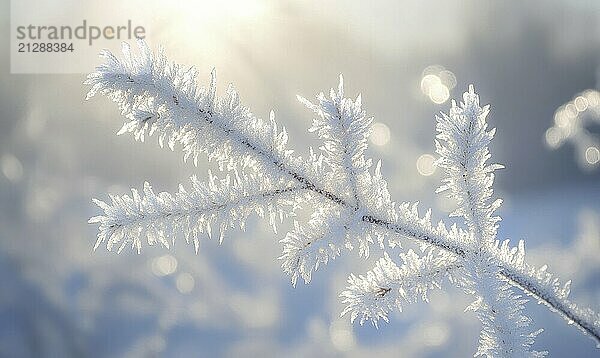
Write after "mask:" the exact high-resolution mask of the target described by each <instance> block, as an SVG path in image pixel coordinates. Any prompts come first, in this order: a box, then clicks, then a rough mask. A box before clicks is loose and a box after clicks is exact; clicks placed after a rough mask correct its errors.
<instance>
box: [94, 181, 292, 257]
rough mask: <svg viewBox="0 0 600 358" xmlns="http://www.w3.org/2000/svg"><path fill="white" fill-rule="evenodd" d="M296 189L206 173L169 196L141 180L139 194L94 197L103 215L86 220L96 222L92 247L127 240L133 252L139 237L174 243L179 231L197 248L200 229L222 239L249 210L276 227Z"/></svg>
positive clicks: (241, 223)
mask: <svg viewBox="0 0 600 358" xmlns="http://www.w3.org/2000/svg"><path fill="white" fill-rule="evenodd" d="M300 194H302V188H299V187H292V186H285V185H282V183H271V182H270V181H268V180H264V179H260V180H259V178H257V177H255V176H249V175H239V174H237V172H236V175H235V176H234V177H231V176H227V177H226V178H224V179H221V180H219V179H217V178H216V177H215V176H213V175H212V174H210V173H209V180H208V182H202V181H200V180H198V179H197V178H196V177H195V176H194V177H192V178H191V190H189V191H188V190H186V189H185V187H184V186H183V185H180V186H179V191H178V192H177V193H176V194H174V195H171V194H169V193H166V192H163V193H159V194H156V193H155V192H154V191H153V190H152V188H151V186H150V184H148V183H147V182H146V183H144V189H143V193H142V194H141V195H140V193H139V192H138V191H137V190H136V189H132V196H128V195H123V196H111V203H110V204H107V203H105V202H103V201H101V200H97V199H94V202H95V203H96V204H97V205H98V206H99V207H100V208H102V210H103V211H104V215H101V216H95V217H93V218H91V219H90V220H89V222H90V223H98V224H100V227H99V232H98V240H97V241H96V245H95V247H94V248H97V247H98V246H99V245H100V244H101V243H102V242H104V241H106V245H107V248H108V250H110V249H111V248H112V247H113V246H114V245H115V244H118V243H121V246H120V248H119V251H121V250H122V249H123V248H124V247H125V245H126V244H127V243H128V242H131V243H132V246H133V247H134V248H136V249H137V250H138V252H139V251H140V250H141V238H143V237H146V238H147V241H148V244H149V245H153V244H155V243H157V242H160V243H161V244H163V245H164V246H166V247H167V248H168V247H169V246H170V245H169V240H168V239H169V238H170V239H171V241H172V242H174V240H175V237H176V236H178V234H179V233H183V236H184V237H185V239H186V241H187V242H188V243H189V242H190V240H191V241H193V243H194V246H195V248H196V251H197V250H198V246H199V236H200V235H201V234H204V235H206V236H209V237H211V236H212V227H213V226H217V227H218V231H219V237H220V240H221V241H222V240H223V235H224V233H225V231H226V230H227V229H228V228H229V227H233V226H238V227H239V228H241V229H244V224H245V222H246V219H247V217H248V215H250V214H251V213H257V214H258V215H259V216H261V217H264V216H268V217H269V222H270V224H271V226H272V227H273V230H276V224H277V222H278V221H279V220H282V219H283V217H284V216H288V215H290V214H291V213H293V212H294V209H295V207H296V206H297V202H298V199H299V195H300Z"/></svg>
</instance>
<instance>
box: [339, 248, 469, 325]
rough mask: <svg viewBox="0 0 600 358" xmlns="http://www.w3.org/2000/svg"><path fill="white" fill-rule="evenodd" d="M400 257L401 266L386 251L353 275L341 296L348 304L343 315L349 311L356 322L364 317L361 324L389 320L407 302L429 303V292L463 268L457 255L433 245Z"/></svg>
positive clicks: (376, 323) (374, 323)
mask: <svg viewBox="0 0 600 358" xmlns="http://www.w3.org/2000/svg"><path fill="white" fill-rule="evenodd" d="M400 257H401V258H402V261H403V264H402V265H401V266H400V267H398V266H397V265H396V264H395V263H394V261H393V260H392V259H391V258H390V256H389V255H388V254H387V253H385V254H384V257H383V258H381V259H379V261H377V263H376V264H375V268H373V269H372V270H370V271H368V272H367V273H366V274H364V275H358V276H356V275H354V274H352V275H350V277H349V278H348V284H349V285H348V287H347V288H346V290H345V291H343V292H342V293H341V295H340V297H342V298H343V301H342V302H343V303H344V304H346V308H345V309H344V310H343V311H342V316H343V315H345V314H348V313H349V314H350V318H351V320H352V321H355V320H356V318H358V317H360V324H361V325H362V324H363V323H364V322H365V321H367V320H369V321H371V323H372V324H373V325H374V326H376V327H377V326H378V322H379V320H380V319H383V320H384V321H386V322H388V317H387V316H388V314H389V312H390V311H392V310H395V309H398V310H399V311H402V305H403V304H407V303H412V302H414V301H416V300H417V299H419V298H420V299H422V300H423V301H425V302H427V301H428V292H429V291H430V290H431V289H434V288H440V287H441V285H442V281H443V279H444V278H446V277H448V278H450V279H452V277H451V273H452V271H453V270H454V269H458V268H459V265H458V263H457V258H456V257H455V256H454V255H450V254H448V253H443V252H435V250H433V249H432V248H430V249H427V251H426V252H425V254H424V255H423V256H421V257H420V256H419V255H418V254H417V253H415V252H414V251H413V250H409V251H408V252H406V253H402V254H400Z"/></svg>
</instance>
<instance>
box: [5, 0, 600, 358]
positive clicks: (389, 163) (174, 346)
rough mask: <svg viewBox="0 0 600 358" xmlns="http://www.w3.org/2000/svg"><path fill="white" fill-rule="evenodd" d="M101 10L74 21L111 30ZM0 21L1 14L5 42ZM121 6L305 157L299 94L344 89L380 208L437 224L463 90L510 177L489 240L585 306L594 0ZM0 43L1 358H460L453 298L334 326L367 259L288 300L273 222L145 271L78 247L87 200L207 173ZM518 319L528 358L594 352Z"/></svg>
mask: <svg viewBox="0 0 600 358" xmlns="http://www.w3.org/2000/svg"><path fill="white" fill-rule="evenodd" d="M81 4H88V3H81ZM99 4H100V2H99V1H98V2H89V10H93V11H94V12H100V13H104V14H106V16H110V13H111V9H110V8H104V7H102V6H101V5H99ZM80 6H81V9H79V11H86V5H80ZM9 7H10V2H9V1H7V0H1V1H0V29H1V30H2V33H4V34H9V33H10V17H9V14H10V11H9ZM32 11H35V9H32ZM130 11H131V12H132V14H134V13H136V12H144V13H145V14H146V16H148V18H150V19H152V23H151V24H150V25H148V27H149V36H148V38H147V40H148V42H149V43H150V45H151V46H152V47H154V48H156V47H158V46H159V45H163V46H164V47H165V48H166V51H167V54H168V55H169V56H170V57H171V59H174V60H177V61H178V62H180V63H185V64H190V65H196V66H197V67H198V69H199V71H200V73H201V74H203V75H205V77H204V78H205V79H206V81H208V79H209V74H210V70H211V68H212V67H216V68H217V70H218V77H219V83H220V85H219V86H220V89H222V90H223V91H224V89H225V88H226V85H227V84H228V83H230V82H232V83H234V84H235V86H236V88H237V89H238V90H239V92H240V94H241V96H242V100H243V102H244V103H245V104H246V105H248V106H249V107H250V108H251V109H252V110H253V111H254V113H255V114H256V115H258V116H263V117H265V116H267V115H268V113H269V110H271V109H273V110H274V111H275V113H276V116H277V118H278V120H279V121H280V122H281V123H283V124H285V126H286V127H287V128H288V130H289V132H290V137H291V144H292V146H293V147H294V148H296V149H297V150H298V152H300V153H306V151H307V148H308V146H309V145H313V146H314V145H318V142H317V141H315V139H314V137H313V135H312V134H309V133H308V132H307V131H306V129H307V128H308V127H309V126H310V123H311V120H312V114H311V113H309V112H308V111H306V110H305V109H304V108H303V106H302V105H301V104H299V103H298V102H297V101H296V99H295V96H296V94H301V95H303V96H305V97H307V98H311V97H312V96H313V95H315V94H317V93H318V92H320V91H323V90H328V89H329V88H330V87H332V86H336V85H337V78H338V75H339V74H340V73H343V74H344V78H345V84H346V93H347V94H348V95H350V96H352V97H353V96H355V95H356V94H358V93H359V92H360V93H362V96H363V103H364V104H365V106H366V109H367V111H368V112H369V113H370V114H371V115H373V116H374V118H375V122H376V124H375V126H374V132H373V134H372V136H371V138H370V141H371V143H370V149H369V155H370V156H372V157H373V158H375V159H379V158H380V159H382V161H383V172H384V175H385V176H386V177H387V178H388V181H389V186H390V190H391V192H392V195H393V197H394V198H395V200H396V201H415V200H418V201H420V202H421V203H422V207H424V208H425V207H432V208H433V211H434V217H435V218H436V219H445V220H447V221H448V222H452V220H449V219H447V218H446V215H447V213H448V212H449V211H451V210H452V209H453V203H452V202H451V201H449V200H447V199H444V198H442V197H439V196H436V195H435V194H434V191H435V188H436V187H437V186H438V185H439V182H440V175H439V172H438V171H436V170H435V168H434V167H433V166H432V162H433V158H434V157H433V156H432V155H433V152H434V136H435V114H436V113H438V112H439V111H442V110H443V111H446V110H447V109H448V107H449V103H450V102H449V99H451V98H460V96H461V94H462V92H464V91H465V90H466V89H467V86H468V84H471V83H472V84H474V85H475V86H476V90H477V91H478V92H479V93H480V95H481V99H482V102H483V103H491V105H492V112H491V115H490V117H489V122H490V123H491V126H493V127H497V135H496V139H495V140H494V142H493V144H492V147H491V150H492V154H493V158H494V160H495V161H497V162H499V163H503V164H504V165H505V166H506V169H505V170H502V171H500V172H499V173H498V175H497V180H496V192H497V193H498V195H499V196H501V197H503V198H504V199H505V204H504V205H503V207H502V208H501V209H500V212H499V213H500V215H501V216H502V217H503V221H502V222H501V227H500V231H499V238H500V239H504V238H510V239H511V240H513V241H514V242H516V241H517V240H519V239H525V240H526V243H527V248H528V258H529V261H530V262H531V263H534V264H537V265H541V264H544V263H546V264H548V265H549V267H550V270H551V271H553V272H556V273H557V275H558V276H559V277H561V278H562V279H563V281H566V280H568V279H573V285H572V296H571V297H572V298H573V300H574V301H575V302H577V303H579V304H582V305H585V306H589V307H592V308H594V309H595V310H598V309H600V305H599V302H600V182H599V179H600V169H599V168H598V167H599V165H598V161H599V152H598V141H597V138H598V135H599V134H600V131H599V130H598V129H599V127H600V126H598V123H600V122H599V121H598V118H599V117H600V116H599V113H600V111H598V108H599V106H600V96H599V95H598V92H596V89H597V77H596V73H597V68H598V66H599V65H600V2H598V1H594V0H588V1H585V0H532V1H527V2H524V1H516V0H515V1H513V0H510V1H502V2H500V1H496V2H481V1H480V2H477V1H444V2H441V1H428V0H425V1H424V0H415V1H372V2H367V1H358V0H345V1H290V0H283V1H266V0H265V1H263V0H223V1H216V0H215V1H210V2H208V1H198V2H194V3H191V2H189V3H188V2H158V1H154V2H148V3H147V5H145V6H143V7H133V6H132V8H131V9H130ZM9 41H10V39H9V37H8V35H5V36H2V37H0V42H1V43H2V46H1V47H0V48H1V49H2V50H0V76H1V81H0V275H1V276H0V356H2V357H154V356H165V357H180V356H205V357H213V356H265V357H270V356H319V357H321V356H327V357H329V356H363V355H370V356H381V357H386V356H402V357H465V356H471V355H472V354H473V353H474V352H475V350H476V347H477V340H478V334H479V328H480V325H479V322H478V321H477V319H476V318H475V316H474V315H473V314H472V313H464V312H463V310H464V308H465V307H466V306H467V305H468V304H469V303H470V300H471V299H470V298H469V297H466V296H465V295H464V294H462V293H461V292H460V291H458V290H456V289H453V288H451V287H447V288H445V289H444V290H443V291H441V290H439V291H437V292H435V293H434V294H433V295H432V297H431V299H430V301H431V302H430V303H429V304H422V303H419V304H414V305H411V306H409V307H407V308H406V310H405V312H402V313H398V312H397V313H394V314H392V316H391V321H390V323H389V324H383V325H382V326H381V327H380V328H379V329H375V328H374V327H371V326H370V325H368V324H365V326H362V327H361V326H359V325H351V324H350V322H349V318H348V317H342V318H340V317H339V313H340V312H341V310H342V308H343V306H342V304H341V302H340V299H339V298H338V295H339V293H340V292H341V290H342V289H343V288H344V287H345V283H346V278H347V276H348V274H349V273H350V272H356V273H362V272H364V271H366V270H367V269H369V268H371V267H372V266H373V262H374V261H375V260H376V259H377V258H378V257H377V255H373V256H372V257H371V258H370V259H368V260H366V261H365V260H361V259H359V258H357V257H356V256H355V255H354V254H353V253H351V254H350V255H346V256H344V257H343V258H342V259H339V260H336V261H335V262H333V263H332V264H330V265H328V266H326V267H324V268H323V269H320V270H319V271H317V273H316V274H315V275H314V278H313V282H312V283H311V284H310V285H303V284H299V285H298V287H297V288H295V289H294V288H292V287H291V284H290V283H289V280H288V277H287V276H285V274H283V272H282V271H281V269H280V263H279V262H278V260H277V257H278V256H279V255H280V253H281V252H280V251H281V245H280V244H279V243H278V240H280V239H281V238H282V237H283V235H284V233H285V226H284V227H282V230H280V231H281V232H280V233H279V234H273V233H272V232H271V231H270V229H269V228H268V225H266V224H265V223H264V222H261V221H259V220H257V219H253V220H251V221H250V225H248V226H249V227H248V230H247V231H246V233H230V234H229V235H228V237H226V239H225V241H224V242H223V244H221V245H219V244H218V241H216V240H212V241H209V240H205V241H203V242H202V243H201V248H200V252H199V254H197V255H196V254H194V250H193V247H191V246H188V245H186V244H185V242H183V241H181V242H178V243H176V245H175V248H174V249H172V250H171V251H167V250H166V249H164V248H160V247H146V248H144V249H143V250H142V254H140V255H137V254H135V253H134V252H131V251H128V250H125V251H124V252H123V253H122V254H121V255H117V254H115V253H109V252H106V250H104V249H103V248H102V249H99V250H98V251H97V252H95V253H94V252H92V247H93V244H94V242H95V240H96V232H97V228H96V227H95V226H92V225H88V224H87V220H88V218H89V217H91V216H94V215H96V214H98V209H97V208H96V207H95V205H93V204H92V202H91V200H90V199H91V198H92V197H97V198H101V199H107V194H108V193H111V194H124V193H126V192H128V190H129V188H130V187H135V188H140V187H141V186H142V183H143V182H144V181H145V180H148V181H149V182H151V183H152V184H153V186H154V188H155V190H157V191H170V192H173V191H175V190H176V189H177V185H178V184H179V183H180V182H183V183H185V182H187V180H188V178H189V176H190V175H192V174H194V173H197V174H198V175H199V176H200V177H203V176H204V175H205V173H206V171H207V169H208V168H213V169H214V165H213V164H212V163H207V162H206V160H205V158H202V160H200V162H199V165H198V167H193V166H192V165H191V164H189V163H187V164H185V163H183V161H182V159H181V158H182V156H181V155H180V153H178V152H177V151H176V152H175V153H173V152H170V151H168V150H161V149H160V148H159V146H158V145H157V144H156V141H155V140H154V139H151V140H147V141H146V143H143V144H140V143H135V142H134V141H133V139H132V138H131V136H127V135H124V136H119V137H117V136H115V133H116V132H117V130H118V129H119V128H120V126H121V123H122V119H121V116H120V114H119V111H118V109H117V108H116V107H115V106H114V105H113V104H112V103H110V102H109V100H108V99H106V98H101V97H98V98H94V99H93V100H91V101H88V102H86V101H85V100H84V98H85V94H86V92H87V90H88V88H86V87H85V86H84V85H82V82H83V80H84V78H85V75H77V74H73V75H12V74H10V54H9V53H8V52H9V50H8V49H9ZM116 48H118V43H117V44H115V49H116ZM98 61H100V60H98ZM98 63H99V62H98ZM92 70H93V68H90V71H92ZM586 90H588V91H586ZM288 224H289V223H288ZM448 286H449V285H448ZM527 314H528V315H530V316H531V317H532V318H533V319H534V320H535V325H534V326H535V327H543V328H544V329H545V332H543V333H542V334H541V335H540V336H539V338H538V339H537V343H536V346H535V348H536V349H538V350H549V351H550V353H551V356H555V357H564V356H570V357H592V356H598V354H599V353H598V350H596V349H595V344H594V342H593V341H592V340H591V339H589V338H588V337H585V336H583V335H582V334H581V333H580V332H579V331H577V330H576V329H575V328H574V327H572V326H568V325H567V324H566V323H565V322H564V321H563V319H562V318H560V317H558V316H557V315H556V314H553V313H551V312H549V311H548V310H547V309H546V308H544V307H542V306H539V305H537V304H536V302H530V303H529V304H528V305H527Z"/></svg>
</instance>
